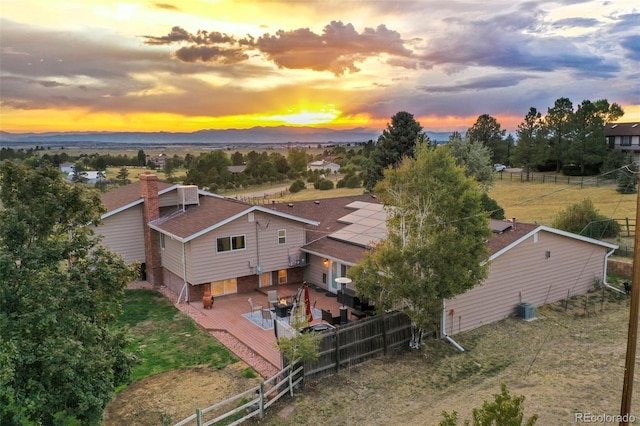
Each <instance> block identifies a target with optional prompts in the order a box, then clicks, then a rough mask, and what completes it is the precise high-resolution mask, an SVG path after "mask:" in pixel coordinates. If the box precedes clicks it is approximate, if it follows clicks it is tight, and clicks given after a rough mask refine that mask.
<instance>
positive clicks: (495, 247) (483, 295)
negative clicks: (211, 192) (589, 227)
mask: <svg viewBox="0 0 640 426" xmlns="http://www.w3.org/2000/svg"><path fill="white" fill-rule="evenodd" d="M273 208H276V209H278V210H280V211H295V212H296V215H298V216H302V217H306V218H309V219H313V220H317V221H318V222H320V224H319V225H318V226H317V227H315V228H309V229H308V230H307V240H308V243H307V244H305V245H304V246H302V248H301V250H302V251H303V252H305V253H307V261H308V266H307V268H306V269H305V272H304V278H305V280H306V281H307V282H309V283H310V284H314V285H317V286H320V287H323V288H325V289H327V290H328V291H330V292H334V293H335V292H337V291H338V285H337V284H336V282H335V279H336V278H339V277H344V276H346V274H347V271H348V269H349V267H350V266H352V265H354V264H355V263H356V262H357V261H358V260H359V259H361V258H362V257H363V256H364V254H365V252H366V251H367V250H372V249H373V246H374V244H375V242H377V241H379V240H380V239H381V238H384V237H385V236H386V233H387V230H386V212H385V210H384V207H383V206H382V204H380V203H379V202H378V201H377V200H376V199H375V198H373V197H372V196H370V195H369V196H367V195H361V196H355V197H343V198H334V199H323V200H319V201H303V202H296V203H290V204H276V205H274V206H273ZM490 226H491V228H492V230H493V232H494V233H493V238H491V240H490V241H489V242H488V246H489V252H490V257H489V259H488V261H489V262H490V264H489V274H488V277H487V279H486V280H485V281H484V283H483V284H482V285H480V286H478V287H475V288H473V289H471V290H469V291H467V292H466V293H464V294H462V295H459V296H457V297H455V298H453V299H451V300H447V301H443V303H445V306H446V308H445V311H444V312H443V321H442V326H443V334H445V333H446V334H448V335H454V334H457V333H460V332H463V331H467V330H471V329H474V328H477V327H479V326H481V325H484V324H489V323H492V322H495V321H499V320H501V319H504V318H506V317H508V316H510V315H513V314H514V313H515V312H516V309H517V307H518V305H520V304H521V303H531V304H533V305H534V306H540V305H544V304H547V303H553V302H556V301H558V300H561V299H563V298H566V297H567V296H575V295H578V294H584V293H586V292H587V291H589V290H591V289H593V288H594V282H595V281H596V280H601V282H605V279H606V268H607V258H608V257H609V256H610V255H611V254H613V252H614V250H615V249H616V248H617V246H616V245H613V244H609V243H605V242H602V241H598V240H594V239H591V238H586V237H583V236H580V235H576V234H572V233H569V232H565V231H561V230H558V229H554V228H550V227H547V226H543V225H534V224H527V223H516V221H515V220H512V221H495V220H492V221H491V222H490ZM354 284H357V283H353V284H351V285H354Z"/></svg>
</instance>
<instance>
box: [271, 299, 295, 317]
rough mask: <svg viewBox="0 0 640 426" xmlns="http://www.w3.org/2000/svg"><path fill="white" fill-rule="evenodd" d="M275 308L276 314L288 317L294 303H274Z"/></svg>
mask: <svg viewBox="0 0 640 426" xmlns="http://www.w3.org/2000/svg"><path fill="white" fill-rule="evenodd" d="M273 308H274V309H275V310H276V315H277V316H278V317H280V318H286V317H288V316H289V314H291V309H293V303H289V302H287V303H280V302H277V303H274V304H273Z"/></svg>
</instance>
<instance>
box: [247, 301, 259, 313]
mask: <svg viewBox="0 0 640 426" xmlns="http://www.w3.org/2000/svg"><path fill="white" fill-rule="evenodd" d="M247 300H248V302H249V306H251V314H252V315H253V313H254V312H257V311H261V310H262V305H254V304H253V299H251V298H249V299H247Z"/></svg>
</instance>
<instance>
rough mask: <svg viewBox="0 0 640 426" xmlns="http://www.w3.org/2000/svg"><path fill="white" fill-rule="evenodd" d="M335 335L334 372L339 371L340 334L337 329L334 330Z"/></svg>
mask: <svg viewBox="0 0 640 426" xmlns="http://www.w3.org/2000/svg"><path fill="white" fill-rule="evenodd" d="M335 336H336V373H337V372H338V371H340V335H339V334H338V330H336V331H335Z"/></svg>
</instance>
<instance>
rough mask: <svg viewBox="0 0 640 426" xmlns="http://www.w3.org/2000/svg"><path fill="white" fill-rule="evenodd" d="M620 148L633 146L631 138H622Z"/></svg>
mask: <svg viewBox="0 0 640 426" xmlns="http://www.w3.org/2000/svg"><path fill="white" fill-rule="evenodd" d="M620 146H631V136H629V135H627V136H620Z"/></svg>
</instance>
